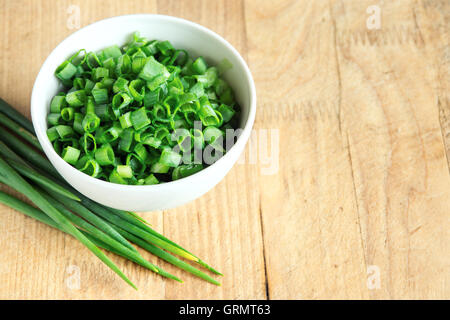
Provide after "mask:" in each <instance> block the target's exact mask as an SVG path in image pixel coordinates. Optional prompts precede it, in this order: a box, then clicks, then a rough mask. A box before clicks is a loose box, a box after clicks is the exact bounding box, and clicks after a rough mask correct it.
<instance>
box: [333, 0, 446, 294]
mask: <svg viewBox="0 0 450 320" xmlns="http://www.w3.org/2000/svg"><path fill="white" fill-rule="evenodd" d="M370 5H371V3H370V1H366V2H364V1H360V2H358V3H355V2H351V1H343V2H340V3H338V4H336V5H335V6H333V16H334V18H335V20H336V29H337V30H336V34H337V48H338V57H339V65H340V70H341V71H340V75H341V77H340V79H341V84H342V100H341V101H342V103H341V105H342V114H343V116H342V117H343V119H344V121H343V123H344V128H345V130H346V131H347V134H348V136H349V145H350V154H351V158H352V170H353V175H354V183H355V188H356V194H357V200H358V211H359V217H360V219H359V220H360V223H361V230H362V241H363V243H364V248H365V261H366V264H367V265H375V266H377V267H378V268H379V269H380V272H381V288H380V289H379V290H374V291H372V292H371V293H372V294H371V297H375V298H395V299H405V298H406V299H407V298H413V299H418V298H427V297H428V298H438V297H443V296H445V294H448V280H449V279H448V276H445V274H446V273H445V270H447V271H448V266H449V264H448V262H449V260H448V255H447V254H446V253H447V252H449V246H448V241H445V239H447V240H448V235H449V234H448V228H447V227H445V222H448V209H449V208H450V197H449V195H450V188H449V187H450V184H449V182H450V179H449V174H448V167H447V163H446V157H445V152H444V145H443V141H442V135H441V131H440V125H439V121H438V119H439V114H438V106H437V101H438V96H437V92H436V90H434V88H433V87H432V85H430V84H432V83H437V81H438V79H437V70H436V67H435V66H434V64H433V63H430V61H429V59H428V56H427V53H428V51H429V50H430V49H432V48H433V44H434V43H433V42H434V40H433V39H432V38H431V39H430V38H428V37H426V33H425V32H424V31H422V28H424V27H425V26H422V25H419V24H418V23H417V21H419V19H420V18H421V17H422V16H423V15H424V14H425V12H424V11H425V9H424V8H423V7H421V6H417V5H414V4H412V3H410V2H408V1H403V2H402V1H400V2H390V3H386V4H385V5H383V8H382V9H381V10H382V12H383V13H384V16H383V17H385V18H384V19H383V23H382V26H381V29H380V30H376V31H367V30H366V31H365V32H364V29H363V28H364V27H362V28H361V26H364V21H365V18H366V17H367V15H366V16H364V15H361V14H358V13H360V12H364V10H365V8H367V7H368V6H370ZM344 8H345V9H344ZM354 32H355V33H358V32H359V34H360V35H361V34H363V35H365V39H366V41H364V40H362V41H356V40H354V39H352V38H349V37H345V36H344V35H345V34H347V35H350V34H352V33H354ZM430 46H431V48H430ZM411 66H414V67H411ZM418 75H420V76H418ZM447 275H448V272H447ZM446 287H447V288H446Z"/></svg>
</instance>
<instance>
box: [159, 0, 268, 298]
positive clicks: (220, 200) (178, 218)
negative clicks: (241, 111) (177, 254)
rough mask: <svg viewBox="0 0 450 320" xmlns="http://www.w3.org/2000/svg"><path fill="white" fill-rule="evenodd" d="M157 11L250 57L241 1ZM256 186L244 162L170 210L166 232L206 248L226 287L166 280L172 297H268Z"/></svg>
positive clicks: (174, 5)
mask: <svg viewBox="0 0 450 320" xmlns="http://www.w3.org/2000/svg"><path fill="white" fill-rule="evenodd" d="M193 8H195V9H193ZM158 13H161V14H170V15H174V16H177V17H181V18H185V19H188V20H191V21H194V22H197V23H200V24H201V25H204V26H206V27H208V28H211V29H212V30H213V31H215V32H217V33H218V34H219V35H221V36H223V37H224V38H225V39H226V40H228V41H229V42H230V43H231V44H232V45H233V46H234V47H235V48H236V49H237V50H238V51H239V52H240V53H241V54H243V56H244V57H245V56H246V38H245V23H244V16H243V3H242V1H236V0H233V1H228V0H221V1H158ZM257 186H258V183H257V168H256V166H254V165H253V166H252V165H251V164H249V163H244V164H242V165H238V166H235V168H233V169H232V171H231V172H230V173H229V174H228V175H227V177H226V178H225V179H224V181H222V182H221V183H220V184H219V185H218V186H217V187H215V188H214V190H213V191H211V192H209V193H208V194H206V195H205V196H203V197H201V198H200V199H198V200H197V201H194V202H193V203H190V204H188V205H185V206H183V207H181V208H179V209H175V210H171V211H170V212H167V213H165V215H164V232H165V234H167V235H168V236H169V237H177V238H178V239H180V242H182V243H186V245H187V246H188V247H190V248H193V250H195V252H202V256H204V257H205V259H208V260H209V261H211V262H212V263H213V264H214V265H217V266H220V270H221V271H222V272H223V273H224V274H225V277H224V278H223V286H222V288H214V287H212V286H210V285H208V284H205V283H204V282H201V281H197V282H192V281H191V279H188V278H187V280H188V281H189V282H190V283H192V285H185V286H181V287H180V286H178V285H176V284H172V283H167V284H166V297H167V298H180V297H191V298H194V299H201V298H211V299H222V298H225V299H250V298H253V299H264V298H266V294H265V275H264V259H263V251H262V235H261V225H260V217H259V207H258V200H259V190H258V187H257ZM193 235H196V237H193Z"/></svg>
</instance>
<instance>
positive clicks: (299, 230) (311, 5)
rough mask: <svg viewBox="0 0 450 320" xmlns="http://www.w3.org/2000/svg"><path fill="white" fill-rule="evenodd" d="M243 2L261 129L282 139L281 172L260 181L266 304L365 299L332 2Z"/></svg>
mask: <svg viewBox="0 0 450 320" xmlns="http://www.w3.org/2000/svg"><path fill="white" fill-rule="evenodd" d="M246 4H247V6H246V21H247V30H248V48H249V49H248V56H249V62H250V67H251V68H252V71H253V73H254V76H255V80H256V85H257V88H258V93H259V98H260V100H259V101H260V102H259V110H258V116H257V119H258V120H257V122H258V127H260V128H277V129H278V130H279V136H280V164H279V166H280V171H279V172H278V173H277V175H273V176H270V175H261V176H260V184H261V210H262V216H263V226H264V243H265V248H266V251H265V253H266V261H267V273H268V280H269V281H268V289H269V295H270V298H273V299H286V298H290V299H308V298H364V297H367V294H366V293H365V291H364V288H365V269H364V253H363V248H362V246H361V241H360V230H359V226H358V215H357V210H356V201H355V197H354V188H353V182H352V171H351V162H350V158H349V153H348V147H347V139H346V135H345V132H341V122H340V113H339V111H340V110H339V106H338V101H337V100H338V99H337V98H336V97H338V96H339V90H340V88H339V84H338V71H337V63H336V57H335V45H334V37H333V24H332V20H331V17H330V10H329V7H328V3H325V2H322V1H314V2H310V1H295V2H294V1H291V2H288V1H285V2H279V3H278V6H274V5H273V2H271V1H258V2H257V3H246ZM294 21H295V23H293V22H294ZM263 186H264V187H263ZM291 283H295V284H296V285H295V286H294V285H289V284H291Z"/></svg>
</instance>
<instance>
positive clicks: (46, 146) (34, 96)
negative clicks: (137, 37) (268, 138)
mask: <svg viewBox="0 0 450 320" xmlns="http://www.w3.org/2000/svg"><path fill="white" fill-rule="evenodd" d="M130 18H146V19H162V20H165V21H169V22H176V23H180V24H186V25H189V26H191V27H193V28H194V29H197V30H199V31H200V32H203V33H206V34H208V35H209V36H211V37H213V38H215V39H216V40H218V41H219V42H221V43H222V44H223V45H224V46H225V47H227V49H228V50H230V51H231V53H232V54H233V55H234V56H235V57H236V58H237V60H238V61H239V63H240V64H241V66H242V69H243V71H244V73H245V75H246V77H247V82H248V86H249V100H250V103H249V108H250V109H249V113H248V117H247V120H246V122H245V125H244V126H243V127H242V132H241V134H240V135H239V137H238V139H237V141H236V143H235V144H234V145H233V146H232V147H231V148H230V150H228V152H226V153H225V154H224V155H223V156H222V157H221V158H220V159H218V160H217V161H215V162H214V163H213V164H211V165H209V166H208V167H206V168H204V169H203V170H201V171H199V172H197V173H194V174H193V175H190V176H188V177H184V178H181V179H178V180H174V181H169V182H164V183H160V184H154V185H124V184H117V183H112V182H109V181H105V180H101V179H98V178H94V177H91V176H89V175H87V174H85V173H84V172H81V171H79V170H78V169H76V168H75V167H73V166H72V165H70V164H69V163H67V162H65V161H64V160H63V159H62V158H61V156H60V155H58V154H57V153H56V151H55V150H54V148H53V146H52V145H51V143H50V141H49V140H48V137H47V135H46V134H44V133H43V132H42V128H40V127H39V126H38V125H36V123H37V121H38V120H37V118H38V117H39V115H38V113H39V110H38V107H37V105H38V99H39V97H38V95H39V93H38V92H37V89H36V87H37V86H38V84H39V83H41V82H42V81H43V80H44V79H43V78H42V77H43V75H42V72H43V69H45V67H46V66H47V65H48V64H50V60H51V59H52V56H53V54H54V52H55V51H56V50H57V49H58V48H59V47H60V46H62V45H63V44H65V43H67V42H70V41H71V39H72V38H73V37H75V36H76V35H77V34H78V33H80V32H82V31H83V32H86V31H85V30H88V29H92V28H95V27H96V26H97V25H99V24H103V23H106V22H111V21H114V20H117V21H120V20H127V19H130ZM41 78H42V79H41ZM255 114H256V88H255V83H254V80H253V77H252V74H251V72H250V69H249V67H248V65H247V63H246V62H245V60H244V58H242V56H241V55H240V53H239V52H238V51H237V50H236V49H235V48H234V47H233V46H232V45H231V44H230V43H229V42H228V41H226V40H225V39H224V38H223V37H221V36H220V35H219V34H217V33H216V32H214V31H212V30H210V29H208V28H206V27H204V26H202V25H200V24H198V23H195V22H192V21H189V20H186V19H182V18H178V17H173V16H168V15H162V14H128V15H120V16H114V17H109V18H105V19H102V20H98V21H95V22H93V23H91V24H89V25H87V26H85V27H83V28H80V29H79V30H77V31H75V32H73V33H71V34H70V35H69V36H67V37H66V38H65V39H64V40H62V41H61V42H60V43H59V44H58V45H57V46H56V47H55V48H54V49H53V50H52V51H51V52H50V54H49V55H48V57H47V58H46V59H45V61H44V63H43V64H42V66H41V68H40V69H39V73H38V75H37V76H36V80H35V82H34V84H33V90H32V93H31V118H32V122H33V125H34V127H35V129H36V128H38V129H40V130H36V136H37V138H38V140H39V142H40V143H41V145H42V148H43V150H44V153H45V154H46V155H47V153H48V152H50V155H48V157H49V160H50V156H52V157H54V158H55V159H57V160H56V161H59V162H60V163H62V166H63V167H65V168H66V170H68V171H69V172H73V173H74V174H75V175H76V174H79V175H81V176H85V178H86V179H87V181H89V183H93V184H97V185H98V186H99V187H107V188H114V189H121V190H129V191H131V190H141V191H142V190H144V189H154V190H156V189H160V190H161V189H167V188H172V187H176V186H178V185H181V184H186V183H190V182H196V180H197V179H201V178H202V177H206V176H208V175H209V174H210V173H211V172H212V170H214V168H215V167H217V165H219V164H221V163H224V162H225V161H227V160H228V159H229V158H231V157H232V155H233V154H234V153H236V152H239V151H238V149H239V147H240V146H242V150H241V152H242V151H243V148H244V146H245V144H246V142H247V139H248V137H249V136H250V131H251V129H252V127H253V123H254V121H255ZM35 119H36V120H35ZM246 136H247V137H246ZM64 180H66V179H65V178H64ZM67 182H69V181H67Z"/></svg>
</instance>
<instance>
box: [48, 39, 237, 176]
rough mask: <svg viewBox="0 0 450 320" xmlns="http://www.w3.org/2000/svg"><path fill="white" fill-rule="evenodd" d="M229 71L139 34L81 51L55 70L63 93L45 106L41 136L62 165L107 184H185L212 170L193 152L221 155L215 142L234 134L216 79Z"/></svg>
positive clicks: (233, 111)
mask: <svg viewBox="0 0 450 320" xmlns="http://www.w3.org/2000/svg"><path fill="white" fill-rule="evenodd" d="M229 68H231V64H230V63H229V62H228V61H226V60H224V61H222V62H221V63H219V64H218V65H217V66H216V67H215V66H208V64H207V63H206V61H205V60H204V58H203V57H198V58H196V59H192V58H190V57H189V54H188V53H187V52H186V51H185V50H178V49H175V48H174V47H173V46H172V44H171V43H170V42H169V41H158V40H151V41H150V40H148V39H145V38H142V37H140V36H139V34H138V33H135V34H134V35H133V38H132V40H131V41H130V42H129V43H127V44H126V45H124V46H123V47H121V48H120V47H118V46H111V47H108V48H106V49H104V50H102V51H100V52H97V53H94V52H86V50H84V49H82V50H80V51H78V52H77V53H76V54H75V55H73V56H72V57H71V58H69V59H68V60H66V61H64V62H63V63H62V64H61V65H60V66H59V67H58V68H57V69H56V72H55V75H56V77H57V78H58V79H59V80H60V81H61V82H62V84H63V85H64V87H65V90H64V92H61V93H58V94H57V95H56V96H55V97H53V99H52V100H51V105H50V113H49V114H48V116H47V121H48V127H49V129H48V130H47V136H48V138H49V139H50V141H51V142H52V144H53V147H54V149H55V150H56V152H57V153H58V154H59V155H60V156H61V157H62V158H63V159H64V160H65V161H66V162H68V163H69V164H71V165H73V166H75V167H76V168H77V169H78V170H80V171H82V172H84V173H86V174H88V175H90V176H92V177H95V178H99V179H102V180H106V181H109V182H112V183H120V184H130V185H150V184H157V183H160V182H168V181H172V180H177V179H180V178H183V177H186V176H189V175H191V174H194V173H196V172H198V171H200V170H202V169H203V168H204V167H205V166H207V165H209V164H210V163H207V164H205V162H204V161H200V162H199V161H195V159H194V158H195V154H196V152H198V150H200V152H201V150H204V149H205V148H207V147H208V146H209V147H212V148H214V149H215V150H217V151H218V152H219V151H220V152H222V154H223V153H224V152H225V148H224V141H225V139H219V138H222V137H224V136H225V131H226V129H236V128H237V126H238V118H239V106H238V105H237V103H236V101H235V99H234V95H233V91H232V89H231V87H230V86H229V84H228V83H227V82H226V81H224V80H223V79H222V78H221V77H220V76H221V74H222V73H223V72H224V71H226V70H227V69H229ZM198 124H200V127H199V126H198ZM175 133H176V134H175ZM188 151H191V152H190V153H189V152H188ZM184 154H188V158H186V156H183V155H184Z"/></svg>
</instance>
